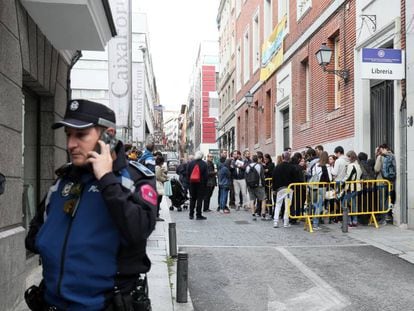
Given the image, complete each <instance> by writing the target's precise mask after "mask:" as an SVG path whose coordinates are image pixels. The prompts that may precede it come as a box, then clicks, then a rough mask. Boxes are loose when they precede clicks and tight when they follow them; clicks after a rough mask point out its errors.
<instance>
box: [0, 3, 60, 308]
mask: <svg viewBox="0 0 414 311" xmlns="http://www.w3.org/2000/svg"><path fill="white" fill-rule="evenodd" d="M67 71H68V59H65V58H64V57H63V56H62V54H61V53H59V51H57V50H56V49H55V48H54V47H53V46H52V45H51V43H50V42H49V41H48V39H47V38H46V37H45V36H44V35H43V34H42V32H41V31H40V29H39V28H38V27H37V25H36V24H35V23H34V22H33V20H32V19H31V18H30V16H29V15H28V14H27V12H26V11H25V10H24V9H23V7H22V6H21V4H20V2H19V1H18V0H2V1H1V2H0V133H1V135H0V146H1V152H0V172H2V173H3V174H4V175H5V176H6V180H7V183H6V191H5V193H4V194H3V195H1V196H0V254H1V255H0V275H1V278H0V301H1V310H5V311H6V310H14V308H15V307H16V306H17V305H18V304H19V302H20V301H21V300H22V299H23V292H24V289H25V287H26V283H25V280H26V275H27V273H30V270H31V269H32V265H31V264H28V262H29V261H31V262H32V261H33V260H29V261H28V260H27V259H26V250H25V248H24V237H25V234H26V231H25V229H24V227H23V224H22V196H23V167H22V143H23V138H24V137H23V136H24V135H23V120H24V116H23V104H24V102H23V101H24V92H25V93H26V92H30V93H31V94H33V95H34V96H35V97H36V98H37V99H38V102H39V105H40V120H36V119H33V121H31V122H29V124H24V126H25V127H28V128H29V129H30V128H34V127H36V128H39V129H40V156H39V157H40V159H41V161H40V162H41V163H40V193H41V194H44V193H45V192H46V190H47V188H48V187H49V186H50V184H51V182H52V181H53V179H54V170H55V169H56V168H57V167H59V166H60V165H62V164H63V163H64V162H65V161H66V152H65V145H64V142H65V138H64V133H63V132H62V131H52V130H51V129H50V126H51V124H52V123H53V122H54V120H55V119H58V118H60V117H62V116H63V113H64V109H65V104H66V100H67V95H66V84H67V83H66V81H67Z"/></svg>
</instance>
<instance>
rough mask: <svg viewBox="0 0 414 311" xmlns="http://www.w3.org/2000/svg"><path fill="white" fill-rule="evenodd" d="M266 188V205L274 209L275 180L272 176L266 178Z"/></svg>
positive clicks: (269, 208)
mask: <svg viewBox="0 0 414 311" xmlns="http://www.w3.org/2000/svg"><path fill="white" fill-rule="evenodd" d="M265 190H266V199H267V201H266V207H267V209H268V210H269V211H271V210H272V208H273V205H274V203H275V202H274V201H273V181H272V178H266V179H265Z"/></svg>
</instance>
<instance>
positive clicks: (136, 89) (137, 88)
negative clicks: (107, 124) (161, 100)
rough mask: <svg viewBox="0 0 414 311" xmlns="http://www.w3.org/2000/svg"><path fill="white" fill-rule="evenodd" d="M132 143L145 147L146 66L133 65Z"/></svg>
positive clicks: (140, 64)
mask: <svg viewBox="0 0 414 311" xmlns="http://www.w3.org/2000/svg"><path fill="white" fill-rule="evenodd" d="M132 72H133V76H132V142H133V143H137V145H138V143H141V145H142V146H144V145H145V65H144V63H135V62H134V63H132Z"/></svg>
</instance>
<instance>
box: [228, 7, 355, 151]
mask: <svg viewBox="0 0 414 311" xmlns="http://www.w3.org/2000/svg"><path fill="white" fill-rule="evenodd" d="M301 4H302V6H301V7H300V6H299V5H301ZM237 5H240V13H239V14H237V10H238V8H237ZM285 16H286V18H287V20H286V24H284V29H285V30H284V35H283V58H282V60H281V62H279V64H278V67H277V68H276V69H274V70H273V72H272V73H271V74H270V75H269V77H267V78H266V79H264V80H262V81H261V80H260V71H261V64H260V62H259V66H258V65H257V60H261V58H263V55H262V52H263V49H262V44H263V42H265V40H267V39H268V38H269V35H270V34H271V31H273V29H275V28H276V26H277V25H278V23H279V22H280V21H282V20H283V18H284V17H285ZM270 25H271V26H270ZM269 27H270V29H271V30H270V31H269V29H266V28H269ZM355 29H356V27H355V3H354V1H334V2H333V1H315V0H314V1H306V0H302V1H296V2H294V1H293V2H292V1H286V0H279V1H270V0H265V1H257V0H256V1H253V0H249V1H236V80H237V79H238V80H239V81H240V82H241V83H240V84H239V85H237V82H236V86H237V87H236V90H237V94H236V103H237V104H236V109H237V112H236V119H237V123H236V124H237V130H236V133H237V146H238V148H239V149H245V148H249V149H250V150H251V151H254V150H261V151H263V152H265V153H270V154H271V155H276V154H279V153H280V152H281V151H282V150H283V148H285V147H287V146H290V147H292V148H293V150H301V149H303V148H304V147H305V146H307V145H313V146H314V145H316V144H323V145H325V146H327V149H328V150H330V149H333V148H334V145H336V144H342V145H343V146H344V147H345V148H346V149H349V148H350V147H351V146H352V144H353V136H354V106H353V102H354V98H353V87H354V85H353V66H354V61H353V47H354V46H355ZM322 43H326V45H327V46H328V47H330V48H331V49H332V50H333V56H332V59H331V63H330V64H329V66H327V69H328V70H333V69H335V70H340V69H344V68H346V69H347V70H348V71H349V79H348V80H347V81H346V82H345V80H344V79H343V78H341V77H340V76H338V75H334V74H328V73H327V72H324V71H323V69H322V68H321V66H319V64H318V62H317V59H316V57H315V53H316V52H317V51H318V50H319V48H320V46H321V44H322ZM246 62H247V63H248V65H247V64H246ZM248 91H249V92H250V93H252V94H253V102H252V104H251V106H250V107H249V106H248V105H247V104H246V101H245V94H246V93H247V92H248Z"/></svg>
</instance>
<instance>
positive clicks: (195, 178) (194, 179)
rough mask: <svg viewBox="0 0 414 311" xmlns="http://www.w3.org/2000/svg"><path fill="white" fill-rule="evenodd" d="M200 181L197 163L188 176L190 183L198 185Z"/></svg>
mask: <svg viewBox="0 0 414 311" xmlns="http://www.w3.org/2000/svg"><path fill="white" fill-rule="evenodd" d="M200 181H201V173H200V166H199V165H198V163H196V164H195V165H194V168H193V171H192V172H191V175H190V182H192V183H199V182H200Z"/></svg>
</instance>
